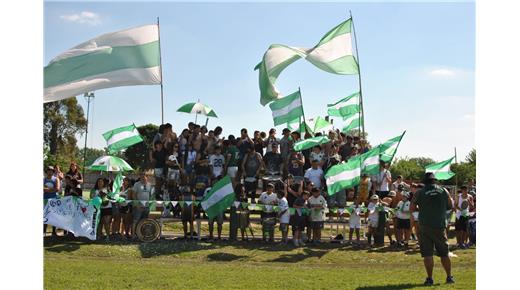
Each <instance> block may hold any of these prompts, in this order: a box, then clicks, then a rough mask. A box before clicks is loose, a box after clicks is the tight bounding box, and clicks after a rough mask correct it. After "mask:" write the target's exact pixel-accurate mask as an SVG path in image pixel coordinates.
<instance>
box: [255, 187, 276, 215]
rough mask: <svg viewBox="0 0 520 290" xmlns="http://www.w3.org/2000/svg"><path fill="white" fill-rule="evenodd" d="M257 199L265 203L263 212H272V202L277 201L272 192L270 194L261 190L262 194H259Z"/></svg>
mask: <svg viewBox="0 0 520 290" xmlns="http://www.w3.org/2000/svg"><path fill="white" fill-rule="evenodd" d="M259 200H260V203H261V204H264V205H267V206H266V207H265V209H264V212H273V206H274V205H273V203H275V204H276V203H278V197H277V196H276V193H274V192H273V193H271V194H268V193H267V192H262V194H260V198H259Z"/></svg>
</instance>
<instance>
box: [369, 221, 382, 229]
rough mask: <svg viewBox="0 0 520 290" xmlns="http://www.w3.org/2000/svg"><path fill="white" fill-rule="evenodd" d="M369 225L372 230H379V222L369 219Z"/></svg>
mask: <svg viewBox="0 0 520 290" xmlns="http://www.w3.org/2000/svg"><path fill="white" fill-rule="evenodd" d="M368 225H369V226H370V227H372V228H377V226H378V225H379V220H373V219H368Z"/></svg>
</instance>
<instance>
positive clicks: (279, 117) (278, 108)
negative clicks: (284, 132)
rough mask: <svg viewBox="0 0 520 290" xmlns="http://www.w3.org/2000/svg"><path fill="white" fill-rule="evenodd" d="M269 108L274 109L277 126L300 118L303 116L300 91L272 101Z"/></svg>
mask: <svg viewBox="0 0 520 290" xmlns="http://www.w3.org/2000/svg"><path fill="white" fill-rule="evenodd" d="M269 108H271V111H273V121H274V125H275V126H278V125H281V124H284V123H290V122H291V121H292V120H295V119H298V118H300V117H301V116H303V106H302V101H301V95H300V91H297V92H295V93H292V94H290V95H288V96H286V97H284V98H282V99H279V100H276V101H274V102H272V103H271V104H270V105H269Z"/></svg>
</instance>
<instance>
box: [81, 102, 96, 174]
mask: <svg viewBox="0 0 520 290" xmlns="http://www.w3.org/2000/svg"><path fill="white" fill-rule="evenodd" d="M83 97H85V98H86V99H87V126H86V127H85V145H84V146H83V180H85V167H86V166H87V138H88V116H89V113H90V99H91V98H94V93H93V92H89V93H85V94H84V95H83Z"/></svg>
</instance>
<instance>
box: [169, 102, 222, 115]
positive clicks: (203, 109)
mask: <svg viewBox="0 0 520 290" xmlns="http://www.w3.org/2000/svg"><path fill="white" fill-rule="evenodd" d="M177 112H183V113H188V114H195V115H199V114H200V115H204V116H207V117H215V118H218V117H217V114H215V111H214V110H213V109H212V108H211V107H209V106H207V105H204V104H203V103H200V102H197V103H187V104H185V105H183V106H182V107H180V108H179V109H177Z"/></svg>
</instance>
